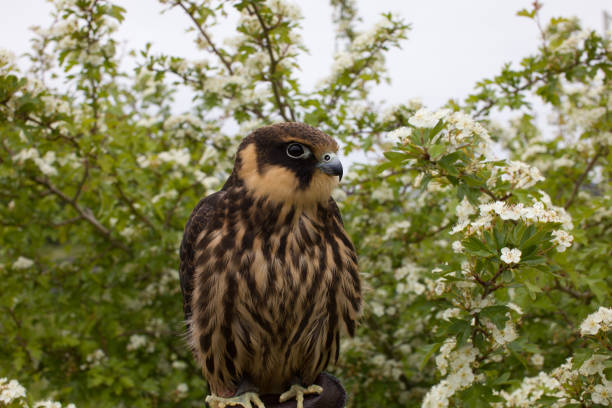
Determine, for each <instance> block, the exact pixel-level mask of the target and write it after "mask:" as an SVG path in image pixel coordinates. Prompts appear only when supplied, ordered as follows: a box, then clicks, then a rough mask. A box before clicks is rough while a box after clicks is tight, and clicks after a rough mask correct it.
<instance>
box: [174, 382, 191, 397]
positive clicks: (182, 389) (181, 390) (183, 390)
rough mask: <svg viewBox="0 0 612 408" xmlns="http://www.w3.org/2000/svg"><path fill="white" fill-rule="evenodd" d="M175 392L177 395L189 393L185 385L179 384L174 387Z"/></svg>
mask: <svg viewBox="0 0 612 408" xmlns="http://www.w3.org/2000/svg"><path fill="white" fill-rule="evenodd" d="M176 391H177V392H178V393H179V394H187V391H189V386H187V384H185V383H180V384H179V385H177V386H176Z"/></svg>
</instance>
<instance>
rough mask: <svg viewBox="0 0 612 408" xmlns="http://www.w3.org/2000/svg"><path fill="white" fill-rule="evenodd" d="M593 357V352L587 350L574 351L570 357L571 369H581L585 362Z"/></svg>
mask: <svg viewBox="0 0 612 408" xmlns="http://www.w3.org/2000/svg"><path fill="white" fill-rule="evenodd" d="M591 356H593V350H591V349H589V348H579V349H577V350H576V351H574V355H573V357H572V369H573V370H578V369H579V368H580V367H582V364H584V362H585V361H587V360H588V359H589V358H591Z"/></svg>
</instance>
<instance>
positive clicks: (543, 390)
mask: <svg viewBox="0 0 612 408" xmlns="http://www.w3.org/2000/svg"><path fill="white" fill-rule="evenodd" d="M499 395H500V396H501V397H502V398H503V399H504V400H505V402H503V403H496V404H493V406H495V407H499V408H502V407H521V408H529V407H533V406H536V405H537V403H536V401H538V400H539V399H540V398H541V397H542V396H544V395H549V396H553V397H557V398H562V401H567V398H568V395H567V394H566V392H565V391H564V390H563V388H562V387H561V383H560V382H559V381H558V380H557V379H556V378H554V377H552V376H550V375H549V374H547V373H544V372H540V373H539V374H538V375H537V376H535V377H527V378H524V379H523V381H522V382H521V385H520V386H519V387H518V388H517V389H515V390H514V391H512V392H506V391H500V392H499ZM552 406H555V407H560V406H563V404H562V403H555V404H553V405H552Z"/></svg>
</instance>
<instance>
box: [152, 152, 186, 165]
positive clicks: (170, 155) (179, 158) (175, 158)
mask: <svg viewBox="0 0 612 408" xmlns="http://www.w3.org/2000/svg"><path fill="white" fill-rule="evenodd" d="M157 158H158V159H159V160H161V161H163V162H167V163H171V162H174V163H176V164H178V165H180V166H187V165H188V164H189V160H190V158H191V156H190V155H189V151H188V150H187V149H170V150H168V151H167V152H161V153H160V154H158V155H157Z"/></svg>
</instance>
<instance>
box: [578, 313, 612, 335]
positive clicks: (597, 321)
mask: <svg viewBox="0 0 612 408" xmlns="http://www.w3.org/2000/svg"><path fill="white" fill-rule="evenodd" d="M610 328H612V308H609V307H603V306H601V307H600V308H599V309H598V310H597V311H596V312H595V313H591V314H590V315H588V316H587V318H586V319H584V321H583V322H582V323H581V324H580V334H581V335H582V336H594V335H596V334H597V333H599V331H600V330H601V331H604V332H606V331H608V330H610Z"/></svg>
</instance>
